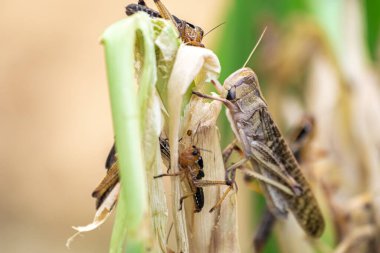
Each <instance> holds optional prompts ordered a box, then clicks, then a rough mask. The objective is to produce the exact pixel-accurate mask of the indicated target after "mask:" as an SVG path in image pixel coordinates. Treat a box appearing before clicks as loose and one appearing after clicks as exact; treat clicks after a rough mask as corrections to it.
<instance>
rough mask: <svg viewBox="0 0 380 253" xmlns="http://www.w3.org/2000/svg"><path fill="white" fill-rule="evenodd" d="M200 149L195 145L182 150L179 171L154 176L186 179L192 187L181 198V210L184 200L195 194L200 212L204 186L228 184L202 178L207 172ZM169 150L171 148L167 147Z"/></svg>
mask: <svg viewBox="0 0 380 253" xmlns="http://www.w3.org/2000/svg"><path fill="white" fill-rule="evenodd" d="M166 147H168V145H166ZM200 150H201V149H200V148H198V147H196V146H194V145H193V146H191V147H188V148H186V149H185V150H184V151H182V152H181V154H180V156H179V159H178V164H179V172H177V173H169V172H167V173H165V174H160V175H157V176H155V177H154V178H160V177H165V176H180V177H181V181H185V182H186V183H187V185H188V188H189V189H190V193H187V194H185V195H184V196H182V197H181V198H180V207H179V211H180V210H182V205H183V201H184V200H185V199H186V198H188V197H191V196H193V199H194V206H195V210H194V213H198V212H200V211H201V210H202V208H203V206H204V194H203V189H202V187H205V186H212V185H226V181H218V180H202V178H203V177H204V176H205V174H204V171H203V158H202V156H201V154H200ZM167 151H169V150H168V149H167ZM162 153H163V152H162ZM165 153H166V152H165ZM168 171H169V170H168Z"/></svg>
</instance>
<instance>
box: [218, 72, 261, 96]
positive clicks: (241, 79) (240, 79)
mask: <svg viewBox="0 0 380 253" xmlns="http://www.w3.org/2000/svg"><path fill="white" fill-rule="evenodd" d="M224 87H225V88H226V89H227V90H228V93H227V97H226V99H227V100H230V101H236V100H239V99H241V98H243V97H245V96H247V95H249V94H250V95H255V96H256V97H259V98H261V99H262V100H264V99H263V96H262V94H261V90H260V86H259V80H258V79H257V76H256V74H255V72H253V70H252V69H250V68H242V69H239V70H237V71H235V72H234V73H232V74H231V75H230V76H229V77H228V78H227V79H226V80H225V81H224Z"/></svg>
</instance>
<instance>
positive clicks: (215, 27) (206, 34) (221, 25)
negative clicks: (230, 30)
mask: <svg viewBox="0 0 380 253" xmlns="http://www.w3.org/2000/svg"><path fill="white" fill-rule="evenodd" d="M225 23H226V22H223V23H220V24H219V25H217V26H215V27H214V28H212V29H211V30H210V31H208V32H207V33H205V35H203V38H204V37H206V35H207V34H209V33H210V32H212V31H214V30H215V29H216V28H218V27H220V26H222V25H224V24H225Z"/></svg>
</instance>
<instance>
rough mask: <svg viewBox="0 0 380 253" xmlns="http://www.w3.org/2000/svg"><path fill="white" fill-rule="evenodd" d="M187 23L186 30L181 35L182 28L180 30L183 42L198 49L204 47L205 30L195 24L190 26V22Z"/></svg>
mask: <svg viewBox="0 0 380 253" xmlns="http://www.w3.org/2000/svg"><path fill="white" fill-rule="evenodd" d="M184 23H185V30H184V32H182V33H181V28H178V30H179V31H180V33H181V37H182V40H183V42H185V43H186V44H189V45H192V46H197V47H204V45H203V44H202V39H203V33H204V32H203V30H202V28H200V27H199V26H195V25H193V24H190V23H188V22H184Z"/></svg>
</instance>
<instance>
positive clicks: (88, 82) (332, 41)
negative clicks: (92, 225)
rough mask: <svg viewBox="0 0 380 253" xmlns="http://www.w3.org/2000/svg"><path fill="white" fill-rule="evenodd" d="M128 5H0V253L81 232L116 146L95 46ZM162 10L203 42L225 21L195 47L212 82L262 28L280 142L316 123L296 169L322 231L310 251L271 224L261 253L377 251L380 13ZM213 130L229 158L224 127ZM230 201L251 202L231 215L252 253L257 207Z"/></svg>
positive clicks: (364, 5) (327, 7)
mask: <svg viewBox="0 0 380 253" xmlns="http://www.w3.org/2000/svg"><path fill="white" fill-rule="evenodd" d="M146 2H147V4H148V5H149V6H151V7H154V4H153V1H149V0H147V1H146ZM129 3H132V1H128V2H125V1H111V2H110V1H97V2H93V1H91V2H90V1H79V2H64V1H45V0H36V1H34V2H30V3H29V2H28V3H24V2H20V1H9V0H3V1H2V2H1V4H0V5H1V8H0V31H1V38H2V39H1V41H0V50H1V60H0V64H1V65H0V66H1V67H0V140H1V141H0V194H1V195H0V196H1V200H2V202H1V205H0V251H1V252H26V251H29V252H66V251H67V249H66V248H65V242H66V239H67V238H68V237H69V236H70V235H72V234H73V232H74V231H73V230H72V229H71V226H72V225H85V224H88V223H89V222H90V221H91V220H92V218H93V215H94V212H95V201H94V199H93V198H91V192H92V190H93V189H94V188H95V186H96V185H97V184H98V183H99V181H100V180H101V179H102V178H103V176H104V174H105V170H104V169H103V168H104V162H105V158H106V156H107V154H108V151H109V149H110V147H111V145H112V142H113V141H112V140H113V133H112V125H111V117H110V107H109V101H108V88H107V82H106V73H105V65H104V59H103V58H104V57H103V48H102V47H101V46H100V44H99V37H100V35H101V34H102V32H103V31H104V30H105V28H106V27H107V26H109V25H110V24H111V23H113V22H115V21H117V20H119V19H122V18H124V17H125V15H124V7H125V6H126V5H127V4H129ZM163 3H164V4H165V5H166V6H167V8H168V9H169V10H170V11H171V12H172V13H173V14H175V15H176V16H178V17H180V18H183V19H185V20H187V21H189V22H191V23H193V24H196V25H198V26H200V27H202V28H203V29H204V30H205V31H208V30H210V29H212V28H213V27H215V26H216V25H218V24H220V23H222V22H225V21H226V24H225V25H223V26H221V27H220V28H218V29H216V30H215V31H213V32H212V33H211V34H209V35H207V36H206V38H205V39H204V41H203V42H204V44H205V45H206V47H208V48H210V49H212V50H215V52H216V53H217V54H218V56H219V57H220V61H221V65H222V76H221V79H220V80H221V81H222V80H224V78H225V77H227V76H228V75H229V74H230V73H232V72H233V71H235V70H237V69H238V68H240V67H242V65H243V63H244V62H245V60H246V58H247V56H248V54H249V52H250V51H251V49H252V48H253V46H254V44H255V43H256V41H257V40H258V38H259V37H260V34H261V33H262V31H263V30H264V28H265V27H267V31H266V34H265V36H264V39H263V40H262V42H261V44H260V46H259V47H258V50H257V52H256V53H255V54H254V56H253V58H252V59H251V60H250V62H249V64H248V66H250V67H251V68H253V69H254V70H255V71H256V72H257V74H258V76H259V80H260V84H261V86H262V88H263V92H264V96H265V97H266V99H267V102H268V105H269V108H270V110H271V112H272V114H273V116H274V117H275V119H276V122H278V124H279V126H280V128H281V130H282V132H283V133H284V134H285V135H286V136H289V134H288V133H291V132H292V129H294V128H296V127H297V126H298V125H299V122H300V121H301V119H302V118H303V117H304V116H305V115H308V116H309V117H312V118H313V119H314V125H313V134H312V135H311V136H312V138H310V142H308V144H307V148H306V151H307V152H305V153H306V154H305V155H304V158H303V162H302V165H303V170H304V172H305V174H306V175H307V177H308V178H309V180H310V181H311V183H312V185H313V188H314V189H315V193H316V194H317V195H318V199H319V201H320V203H321V206H322V209H323V212H324V214H325V217H326V220H327V223H328V227H327V230H326V232H325V234H324V236H323V237H322V239H321V241H318V242H316V243H309V242H308V241H307V240H305V239H304V240H303V241H301V242H300V241H299V238H300V237H299V236H298V235H297V236H298V237H297V236H294V238H293V237H292V236H291V235H292V234H294V232H293V231H294V230H293V228H294V227H295V225H293V226H292V225H290V227H287V228H286V227H285V228H284V226H286V225H283V224H279V225H278V226H279V227H278V226H277V227H275V231H274V233H273V235H275V236H271V237H270V238H271V239H270V240H269V242H268V243H266V246H265V248H264V250H265V252H318V250H319V252H332V251H333V249H334V250H336V251H337V252H378V250H379V247H378V243H379V241H378V235H379V229H378V227H379V226H378V222H377V221H379V218H380V217H379V213H380V212H378V210H379V208H380V199H379V197H378V196H380V195H379V194H380V184H379V183H378V182H379V180H380V131H379V129H380V117H379V115H380V102H379V101H380V92H379V65H378V64H379V32H380V15H378V11H379V10H380V3H379V2H378V1H377V0H362V1H359V0H335V1H329V0H318V1H317V0H296V1H275V0H268V1H259V0H235V1H232V0H229V1H216V0H210V1H200V0H194V1H175V0H163ZM220 129H221V131H222V133H223V135H222V136H223V137H224V138H223V140H222V141H223V143H224V145H226V144H227V143H228V141H230V140H231V135H230V134H231V131H230V130H229V125H228V123H226V121H225V119H224V117H221V119H220ZM238 195H239V198H249V199H250V200H251V201H250V202H248V201H240V202H239V212H241V213H240V214H239V222H240V223H241V226H240V234H241V236H240V243H241V249H242V252H252V251H253V249H252V240H253V237H254V234H255V232H256V228H257V224H258V223H259V222H260V217H261V213H260V210H262V209H263V206H264V204H263V199H262V198H261V197H260V194H257V193H254V192H250V191H249V190H248V188H247V187H245V186H243V185H242V186H240V191H239V194H238ZM240 203H241V204H240ZM243 203H247V204H246V205H247V206H243ZM281 226H282V227H281ZM111 229H112V218H111V219H109V220H108V221H107V222H106V223H105V224H104V225H103V226H101V228H100V229H98V230H96V231H94V232H90V233H86V234H84V235H83V237H79V238H77V239H76V240H75V241H74V243H73V244H72V248H71V252H107V251H108V244H109V239H110V235H111ZM284 229H285V230H284ZM286 229H289V230H288V233H287V234H286V237H285V236H284V231H287V230H286ZM284 240H285V241H286V243H284ZM352 245H355V246H352ZM355 247H358V248H355ZM338 250H342V251H338ZM344 250H345V251H344Z"/></svg>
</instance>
